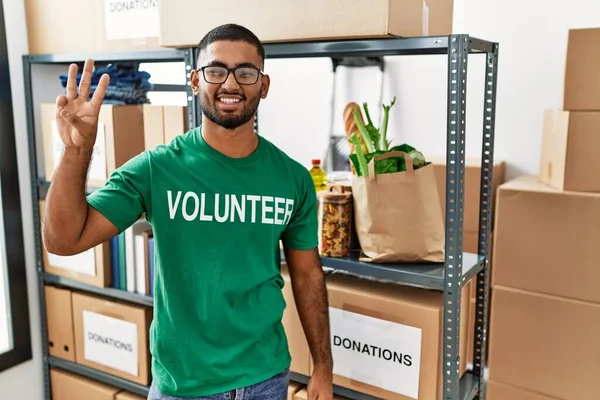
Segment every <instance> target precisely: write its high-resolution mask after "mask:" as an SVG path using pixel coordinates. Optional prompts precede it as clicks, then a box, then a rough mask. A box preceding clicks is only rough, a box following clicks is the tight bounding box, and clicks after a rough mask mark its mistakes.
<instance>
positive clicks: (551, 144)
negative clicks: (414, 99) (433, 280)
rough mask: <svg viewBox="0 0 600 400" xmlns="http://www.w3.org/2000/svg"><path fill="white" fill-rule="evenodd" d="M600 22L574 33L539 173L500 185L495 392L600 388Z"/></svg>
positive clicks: (497, 398)
mask: <svg viewBox="0 0 600 400" xmlns="http://www.w3.org/2000/svg"><path fill="white" fill-rule="evenodd" d="M599 41H600V29H581V30H572V31H570V33H569V41H568V51H567V64H566V77H565V92H564V96H565V97H564V110H559V111H548V112H546V118H545V121H544V139H543V145H542V157H541V160H542V161H541V165H540V172H539V176H522V177H519V178H516V179H513V180H511V181H509V182H507V183H505V184H503V185H501V186H500V188H499V190H498V195H497V197H498V203H497V210H496V218H497V220H496V224H495V234H494V245H495V248H494V269H493V276H492V285H493V291H492V309H491V322H490V350H489V352H490V354H489V378H490V384H489V387H488V389H489V390H488V396H487V398H488V399H489V400H503V399H532V400H533V399H535V400H551V399H565V400H575V399H577V400H591V399H597V398H598V393H600V380H599V379H598V377H599V376H600V362H599V361H598V355H600V341H599V340H598V338H600V290H599V288H600V263H599V262H598V260H597V258H596V256H597V250H598V244H599V243H600V164H599V161H598V160H599V158H598V156H597V155H596V154H595V150H596V144H600V79H599V77H600V74H599V72H598V71H600V46H598V42H599Z"/></svg>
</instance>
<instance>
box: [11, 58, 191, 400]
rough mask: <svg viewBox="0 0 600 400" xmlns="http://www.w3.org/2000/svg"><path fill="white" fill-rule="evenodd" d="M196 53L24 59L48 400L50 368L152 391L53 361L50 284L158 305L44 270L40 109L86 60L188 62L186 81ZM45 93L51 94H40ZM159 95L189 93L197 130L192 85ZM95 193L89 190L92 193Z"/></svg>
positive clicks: (169, 87)
mask: <svg viewBox="0 0 600 400" xmlns="http://www.w3.org/2000/svg"><path fill="white" fill-rule="evenodd" d="M192 57H193V52H192V50H189V49H160V50H152V51H132V52H119V53H95V54H94V53H92V54H41V55H25V56H23V59H22V61H23V75H24V81H25V82H24V83H25V109H26V115H27V133H28V140H29V159H30V165H29V167H30V171H31V193H32V203H33V226H34V232H35V235H34V236H35V237H34V239H35V252H36V269H37V274H38V289H39V299H40V300H39V306H40V327H41V331H42V337H41V341H42V356H43V375H44V393H45V399H47V400H50V399H51V393H52V390H51V382H50V368H51V367H56V368H60V369H63V370H66V371H70V372H75V373H78V374H80V375H83V376H86V377H89V378H93V379H97V380H99V381H101V382H104V383H107V384H109V385H113V386H115V387H118V388H121V389H124V390H128V391H130V392H132V393H137V394H140V395H146V394H147V393H148V388H147V387H144V386H142V385H138V384H136V383H134V382H130V381H127V380H125V379H121V378H118V377H116V376H112V375H109V374H105V373H102V372H100V371H97V370H94V369H92V368H88V367H85V366H83V365H79V364H75V363H71V362H68V361H65V360H61V359H59V358H56V357H51V356H50V355H49V353H48V348H47V343H48V332H47V327H46V302H45V295H44V285H45V284H50V285H57V286H61V287H67V288H71V289H74V290H79V291H83V292H87V293H93V294H97V295H102V296H105V297H108V298H113V299H118V300H124V301H128V302H131V303H135V304H140V305H145V306H152V305H153V300H152V298H151V297H148V296H140V295H137V294H134V293H129V292H125V291H121V290H117V289H114V288H101V287H97V286H93V285H88V284H85V283H82V282H78V281H75V280H71V279H66V278H63V277H60V276H55V275H51V274H47V273H45V272H44V270H43V264H42V263H43V260H42V243H41V231H40V219H39V218H40V215H39V209H38V201H39V200H41V199H44V198H45V196H46V192H47V191H48V188H49V186H50V184H49V182H46V181H45V180H44V179H42V178H40V175H39V170H38V158H39V157H40V155H41V152H40V148H39V147H38V140H39V138H40V135H41V132H40V129H39V127H38V126H36V121H37V118H38V115H39V113H38V111H37V109H36V108H37V105H38V104H39V103H40V102H43V101H46V102H54V100H55V99H56V96H57V94H58V92H57V89H59V88H60V87H59V86H57V84H58V75H56V74H55V72H56V71H57V70H58V69H56V68H60V72H61V73H66V71H67V68H68V65H69V64H70V63H77V64H79V65H80V70H81V66H82V65H83V63H84V61H85V59H86V58H92V59H93V60H94V61H95V63H96V66H101V65H106V64H109V63H116V62H135V63H142V62H183V63H184V65H185V70H184V71H182V73H185V74H186V82H187V81H188V79H187V78H188V74H189V71H190V70H191V68H192ZM45 70H47V72H48V73H49V74H50V75H52V76H53V77H54V78H55V79H56V82H57V83H56V84H53V85H49V84H48V82H44V81H45V80H46V79H47V78H46V77H45V76H44V71H45ZM40 90H41V91H45V92H46V93H39V92H40ZM152 90H154V91H186V92H187V93H188V96H187V100H188V110H189V111H190V112H188V124H189V125H190V126H194V125H195V124H196V113H194V112H191V110H194V109H196V108H197V104H196V100H195V99H196V98H195V96H193V94H192V93H191V90H190V89H189V86H188V85H185V86H184V85H161V84H156V85H154V87H153V89H152ZM93 190H94V188H92V187H88V188H87V191H88V193H89V192H91V191H93Z"/></svg>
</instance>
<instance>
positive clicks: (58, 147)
mask: <svg viewBox="0 0 600 400" xmlns="http://www.w3.org/2000/svg"><path fill="white" fill-rule="evenodd" d="M55 109H56V105H55V104H54V103H42V104H41V118H42V135H43V136H42V141H43V147H44V169H45V176H46V180H47V181H51V180H52V176H53V174H54V170H55V168H56V166H57V165H58V162H59V160H60V157H61V155H62V149H63V144H62V141H61V139H60V136H59V134H58V130H57V127H56V119H55ZM98 119H99V121H98V133H97V136H96V143H95V145H94V155H93V157H92V161H91V163H90V168H89V171H88V185H89V186H91V187H102V186H104V184H105V182H106V180H107V179H108V178H109V176H110V174H111V173H112V172H113V171H114V170H115V169H117V168H118V167H120V166H121V165H123V164H125V163H126V162H127V161H128V160H130V159H131V158H133V157H135V156H136V155H138V154H140V153H141V152H143V151H144V149H145V143H144V117H143V106H142V105H114V104H104V105H102V106H101V108H100V114H99V116H98Z"/></svg>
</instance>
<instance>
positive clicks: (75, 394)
mask: <svg viewBox="0 0 600 400" xmlns="http://www.w3.org/2000/svg"><path fill="white" fill-rule="evenodd" d="M50 385H51V387H52V400H81V399H85V400H114V399H115V395H116V394H117V393H118V392H119V389H117V388H114V387H112V386H108V385H106V384H104V383H100V382H97V381H94V380H92V379H89V378H86V377H83V376H81V375H75V374H73V373H70V372H66V371H62V370H58V369H54V368H53V369H51V370H50Z"/></svg>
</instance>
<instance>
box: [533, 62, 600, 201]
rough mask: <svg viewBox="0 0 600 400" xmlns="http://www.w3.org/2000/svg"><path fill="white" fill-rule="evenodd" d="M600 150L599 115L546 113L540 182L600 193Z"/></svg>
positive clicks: (598, 112)
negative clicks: (599, 152)
mask: <svg viewBox="0 0 600 400" xmlns="http://www.w3.org/2000/svg"><path fill="white" fill-rule="evenodd" d="M599 53H600V51H599ZM598 67H599V68H600V61H599V64H598ZM598 79H600V78H598ZM598 96H599V97H600V94H598ZM598 148H600V111H562V110H545V112H544V125H543V138H542V151H541V157H540V170H539V176H540V179H541V181H542V182H544V183H546V184H548V185H550V186H553V187H555V188H557V189H560V190H566V191H578V192H600V157H599V156H598Z"/></svg>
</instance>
